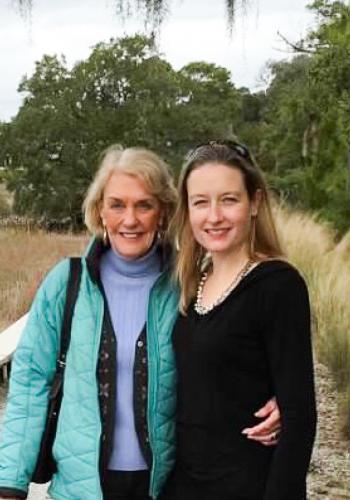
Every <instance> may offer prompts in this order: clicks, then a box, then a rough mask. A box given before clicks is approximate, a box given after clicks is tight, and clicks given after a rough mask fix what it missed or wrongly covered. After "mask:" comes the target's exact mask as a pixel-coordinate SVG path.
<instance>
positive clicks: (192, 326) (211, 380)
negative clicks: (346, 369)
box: [164, 141, 316, 500]
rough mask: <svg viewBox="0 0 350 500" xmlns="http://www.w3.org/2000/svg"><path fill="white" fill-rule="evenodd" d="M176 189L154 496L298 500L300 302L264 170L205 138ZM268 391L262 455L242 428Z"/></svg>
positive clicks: (304, 321) (307, 386) (300, 287)
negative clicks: (270, 436) (268, 430)
mask: <svg viewBox="0 0 350 500" xmlns="http://www.w3.org/2000/svg"><path fill="white" fill-rule="evenodd" d="M179 193H180V200H179V205H178V211H177V215H176V217H175V221H174V225H175V228H176V231H177V241H178V242H179V253H178V257H177V264H176V276H177V278H178V279H179V281H180V284H181V298H180V309H181V312H182V314H181V315H180V316H179V317H178V319H177V321H176V324H175V327H174V331H173V335H172V341H173V345H174V350H175V355H176V365H177V371H178V391H177V392H178V402H177V416H176V420H177V454H176V466H175V471H174V473H173V475H172V477H171V479H170V480H169V482H168V484H167V487H166V488H165V491H164V500H303V499H305V495H306V488H305V476H306V473H307V468H308V464H309V460H310V456H311V450H312V445H313V440H314V435H315V423H316V414H315V395H314V383H313V365H312V350H311V341H310V311H309V300H308V292H307V288H306V286H305V282H304V280H303V278H302V277H301V276H300V274H299V273H298V271H297V270H296V269H295V268H294V267H292V266H291V265H290V264H288V263H287V262H286V260H285V259H283V258H281V255H282V251H281V248H280V245H279V242H278V237H277V234H276V230H275V226H274V222H273V217H272V213H271V210H270V205H269V196H268V191H267V188H266V185H265V182H264V178H263V175H262V173H261V171H260V170H259V168H258V167H257V166H256V165H255V163H254V162H253V160H252V159H251V156H250V154H249V152H248V150H247V149H246V148H245V147H244V146H242V145H240V144H237V143H233V142H232V143H229V142H227V143H220V142H215V141H213V142H211V143H208V144H204V145H202V146H199V147H198V148H196V149H195V150H194V151H192V153H191V154H190V155H189V157H188V161H187V162H186V164H185V166H184V169H183V172H182V176H181V179H180V184H179ZM208 253H209V254H210V259H209V260H208V258H207V256H208ZM204 256H205V257H206V259H205V260H204V259H203V257H204ZM203 267H204V269H203ZM272 394H275V395H276V398H277V402H278V405H279V407H280V410H281V418H282V427H283V432H282V434H281V437H280V440H279V442H278V444H277V445H276V446H274V447H271V448H264V447H262V446H259V445H257V444H256V443H255V442H253V441H250V440H247V439H245V438H244V437H243V436H242V425H244V423H245V422H247V420H249V421H250V422H251V425H254V423H255V422H254V417H253V411H254V408H256V407H258V406H259V405H260V404H261V403H262V402H263V401H266V399H267V398H269V397H271V395H272Z"/></svg>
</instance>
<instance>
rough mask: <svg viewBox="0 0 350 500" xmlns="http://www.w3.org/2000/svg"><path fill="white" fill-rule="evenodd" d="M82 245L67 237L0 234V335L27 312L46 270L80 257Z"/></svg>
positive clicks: (83, 239)
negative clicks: (66, 260)
mask: <svg viewBox="0 0 350 500" xmlns="http://www.w3.org/2000/svg"><path fill="white" fill-rule="evenodd" d="M86 241H87V237H85V236H74V235H70V234H53V233H43V232H35V233H30V232H27V231H23V230H15V229H6V230H0V331H2V330H3V329H4V328H5V327H6V326H8V325H10V324H11V323H13V322H14V321H15V320H16V319H18V318H19V317H20V316H22V314H24V313H25V312H27V311H28V308H29V306H30V304H31V302H32V300H33V297H34V294H35V291H36V289H37V287H38V285H39V283H40V282H41V280H42V278H43V276H44V275H45V273H46V272H47V271H48V269H50V268H51V267H52V266H53V264H55V263H56V262H58V261H59V260H60V259H62V258H63V257H66V256H70V255H78V254H80V253H81V252H82V251H83V248H84V247H85V245H86Z"/></svg>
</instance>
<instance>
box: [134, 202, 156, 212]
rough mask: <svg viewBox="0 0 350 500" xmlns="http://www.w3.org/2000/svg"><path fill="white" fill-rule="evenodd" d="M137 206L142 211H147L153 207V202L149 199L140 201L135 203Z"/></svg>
mask: <svg viewBox="0 0 350 500" xmlns="http://www.w3.org/2000/svg"><path fill="white" fill-rule="evenodd" d="M137 207H138V208H139V209H140V210H141V211H142V212H148V211H149V210H152V209H153V208H154V206H153V203H151V202H150V201H140V203H138V204H137Z"/></svg>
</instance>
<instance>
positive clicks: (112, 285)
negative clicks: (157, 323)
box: [100, 245, 160, 471]
mask: <svg viewBox="0 0 350 500" xmlns="http://www.w3.org/2000/svg"><path fill="white" fill-rule="evenodd" d="M156 249H157V247H156V245H154V246H153V247H152V249H151V250H150V251H149V252H148V253H147V254H146V255H144V256H143V257H141V258H139V259H136V260H127V259H125V258H123V257H122V256H121V255H119V254H118V253H116V252H115V251H114V250H112V249H110V250H108V251H107V252H106V253H105V254H104V255H103V256H102V259H101V267H100V270H101V280H102V284H103V288H104V290H105V294H106V297H107V302H108V307H109V312H110V315H111V320H112V324H113V328H114V332H115V335H116V339H117V373H116V376H117V383H116V400H115V401H116V409H115V411H116V413H115V428H114V438H113V449H112V454H111V457H110V460H109V464H108V468H109V469H112V470H123V471H131V470H144V469H147V464H146V462H145V459H144V457H143V455H142V453H141V449H140V445H139V441H138V438H137V434H136V430H135V420H134V407H133V391H134V372H133V369H134V360H135V345H136V341H137V339H138V337H139V335H140V333H141V331H142V329H143V327H144V324H145V322H146V316H147V306H148V296H149V292H150V289H151V287H152V285H153V284H154V282H155V280H156V279H157V277H158V276H159V274H160V259H159V255H158V252H157V251H156Z"/></svg>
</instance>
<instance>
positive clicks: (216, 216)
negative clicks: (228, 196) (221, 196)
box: [208, 202, 222, 224]
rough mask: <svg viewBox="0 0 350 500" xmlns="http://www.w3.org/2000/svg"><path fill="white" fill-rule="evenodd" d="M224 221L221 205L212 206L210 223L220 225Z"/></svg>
mask: <svg viewBox="0 0 350 500" xmlns="http://www.w3.org/2000/svg"><path fill="white" fill-rule="evenodd" d="M221 220H222V212H221V209H220V207H219V205H218V204H217V203H215V202H213V203H211V204H210V207H209V213H208V221H209V222H211V223H212V224H215V223H218V222H220V221H221Z"/></svg>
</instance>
